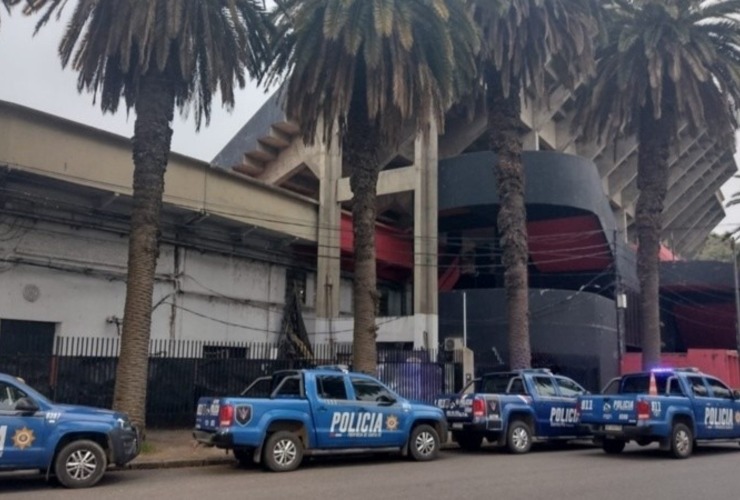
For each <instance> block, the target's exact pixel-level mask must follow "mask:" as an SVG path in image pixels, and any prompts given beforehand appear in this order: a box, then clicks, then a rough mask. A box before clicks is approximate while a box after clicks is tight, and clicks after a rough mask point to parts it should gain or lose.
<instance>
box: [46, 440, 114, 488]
mask: <svg viewBox="0 0 740 500" xmlns="http://www.w3.org/2000/svg"><path fill="white" fill-rule="evenodd" d="M107 467H108V459H107V457H106V455H105V451H104V450H103V448H102V447H101V446H100V445H99V444H98V443H96V442H94V441H88V440H86V439H81V440H79V441H72V442H71V443H68V444H66V445H65V446H64V447H63V448H62V449H61V450H60V451H59V453H58V454H57V456H56V458H55V459H54V474H55V475H56V477H57V480H58V481H59V482H60V483H61V484H62V486H65V487H67V488H89V487H90V486H94V485H95V484H97V482H98V481H100V479H101V478H102V477H103V474H105V469H106V468H107Z"/></svg>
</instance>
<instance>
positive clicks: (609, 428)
mask: <svg viewBox="0 0 740 500" xmlns="http://www.w3.org/2000/svg"><path fill="white" fill-rule="evenodd" d="M604 430H605V431H607V432H610V431H611V432H621V431H622V426H621V425H605V426H604Z"/></svg>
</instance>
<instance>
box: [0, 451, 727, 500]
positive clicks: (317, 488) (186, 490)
mask: <svg viewBox="0 0 740 500" xmlns="http://www.w3.org/2000/svg"><path fill="white" fill-rule="evenodd" d="M739 471H740V447H739V446H738V445H737V444H726V445H712V446H707V447H702V448H700V449H699V450H697V451H696V452H695V454H694V456H692V457H691V458H689V459H688V460H675V459H671V458H668V456H667V455H666V454H663V453H661V452H659V451H658V450H657V448H655V447H648V448H638V447H637V446H634V445H630V446H629V447H628V448H627V450H625V452H624V453H623V454H621V455H618V456H608V455H606V454H604V453H603V452H602V451H601V450H600V449H595V448H586V447H584V448H575V449H574V448H567V449H565V450H553V449H548V448H543V449H540V450H536V451H534V452H532V453H530V454H528V455H522V456H511V455H508V454H506V453H505V452H503V451H502V450H498V449H494V448H486V449H484V450H482V451H480V452H478V453H472V454H471V453H464V452H462V451H458V450H452V451H446V452H444V453H442V455H441V457H440V459H439V460H437V461H435V462H430V463H413V462H408V461H405V460H402V459H400V458H396V457H364V458H363V457H359V458H356V457H353V458H346V457H345V458H342V459H332V460H330V459H322V460H312V461H310V462H309V463H307V464H304V466H303V467H302V468H301V469H299V470H298V471H295V472H290V473H284V474H274V473H266V472H263V471H262V470H261V469H257V468H253V469H240V468H238V467H236V466H230V465H225V466H212V467H201V468H188V469H166V470H142V471H117V472H109V473H108V474H107V475H106V477H104V478H103V480H102V481H101V483H100V484H99V485H98V486H97V487H95V488H92V489H88V490H65V489H63V488H61V487H59V486H53V485H52V486H50V485H47V484H46V483H45V482H43V481H42V480H40V479H39V476H31V475H26V476H22V477H21V476H18V475H14V476H10V477H9V476H8V475H7V474H1V475H0V496H1V497H2V499H3V500H14V499H35V498H43V499H44V500H55V499H74V500H79V499H83V500H84V499H105V500H117V499H126V500H130V499H140V500H148V499H157V500H159V499H169V498H172V499H178V500H180V499H181V500H190V499H193V500H219V499H228V500H234V499H245V498H246V499H249V500H260V499H270V500H275V499H299V500H310V499H320V500H344V499H352V500H395V499H402V500H412V499H416V498H420V499H424V500H426V499H458V498H464V499H473V498H485V499H496V500H516V499H522V500H525V499H526V500H535V499H547V500H560V499H568V500H576V499H588V500H612V499H613V500H625V499H635V498H639V499H648V500H660V499H671V500H681V499H691V500H693V499H697V500H711V499H722V500H726V499H729V498H738V496H739V495H740V493H739V491H740V473H739Z"/></svg>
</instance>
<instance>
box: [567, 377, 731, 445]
mask: <svg viewBox="0 0 740 500" xmlns="http://www.w3.org/2000/svg"><path fill="white" fill-rule="evenodd" d="M578 408H579V413H580V422H581V424H583V425H584V426H587V427H588V429H589V430H590V431H591V432H592V433H593V434H594V436H595V439H596V441H597V443H599V444H601V446H602V448H603V449H604V451H605V452H606V453H610V454H614V453H621V452H622V450H624V447H625V444H626V443H627V442H628V441H633V440H634V441H636V442H637V444H639V445H641V446H645V445H648V444H650V443H654V442H657V443H659V444H660V447H661V449H663V450H665V451H670V452H671V454H672V455H673V456H674V457H675V458H687V457H689V456H690V455H691V453H692V451H693V449H694V446H695V444H696V442H697V441H738V440H740V392H738V391H733V390H731V389H730V388H729V387H727V385H725V384H724V383H723V382H722V381H720V380H718V379H717V378H715V377H712V376H710V375H707V374H705V373H701V372H700V371H698V370H696V369H694V368H675V369H657V370H652V371H650V372H643V373H632V374H628V375H624V376H622V377H621V378H616V379H614V380H612V381H611V382H610V383H609V384H607V386H606V387H605V388H604V390H603V391H602V394H601V395H584V396H581V397H579V401H578Z"/></svg>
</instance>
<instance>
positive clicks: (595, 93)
mask: <svg viewBox="0 0 740 500" xmlns="http://www.w3.org/2000/svg"><path fill="white" fill-rule="evenodd" d="M604 9H605V10H604V14H605V17H606V18H607V20H608V31H607V34H608V39H607V42H606V43H605V44H604V46H603V47H601V48H600V50H599V51H598V53H597V58H598V67H597V76H596V77H595V79H594V80H593V81H592V82H591V84H590V85H589V86H588V87H587V88H586V91H585V92H583V94H582V96H581V97H582V99H581V102H580V103H579V105H578V110H577V113H576V117H575V119H574V123H576V124H578V125H579V126H581V127H582V131H583V132H584V134H585V136H586V137H591V138H601V139H602V140H603V141H606V142H612V143H613V142H614V141H616V139H617V137H619V136H620V135H622V136H625V135H630V134H636V135H637V139H638V160H637V187H638V189H639V191H640V195H639V197H638V200H637V205H636V207H635V222H636V226H637V238H638V253H637V272H638V278H639V280H640V292H641V301H640V317H641V324H642V330H643V331H642V343H643V366H644V367H645V368H650V367H654V366H656V365H657V364H658V363H659V362H660V349H661V339H660V310H659V307H660V305H659V298H658V294H659V264H658V252H659V248H660V234H661V232H662V229H663V221H662V212H663V208H664V207H663V205H664V201H665V197H666V193H667V191H668V170H669V163H668V161H669V160H668V159H669V153H670V150H671V149H672V148H675V147H676V146H677V140H678V131H679V129H680V128H681V127H682V126H683V124H686V125H687V126H688V128H689V131H690V132H691V133H693V135H694V136H697V135H698V134H703V133H706V134H707V135H708V136H709V137H710V138H712V140H714V141H715V143H716V144H718V145H719V146H720V147H722V148H726V149H730V150H734V147H735V141H734V131H735V128H736V127H737V111H738V109H737V106H738V103H740V17H739V16H738V12H740V1H739V0H716V1H700V0H610V1H609V2H607V3H606V4H605V8H604Z"/></svg>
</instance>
